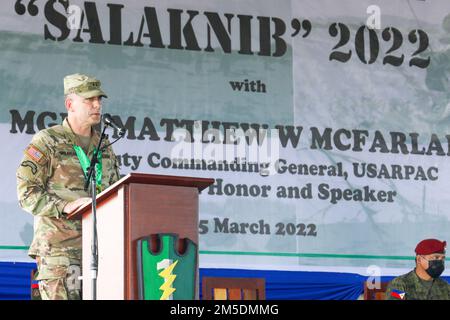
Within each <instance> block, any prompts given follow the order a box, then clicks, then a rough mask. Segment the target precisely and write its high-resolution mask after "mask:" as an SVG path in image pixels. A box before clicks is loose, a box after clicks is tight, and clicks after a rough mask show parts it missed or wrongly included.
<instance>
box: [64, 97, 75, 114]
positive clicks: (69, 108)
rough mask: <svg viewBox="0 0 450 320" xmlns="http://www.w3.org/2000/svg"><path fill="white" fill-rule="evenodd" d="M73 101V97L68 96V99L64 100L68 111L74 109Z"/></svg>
mask: <svg viewBox="0 0 450 320" xmlns="http://www.w3.org/2000/svg"><path fill="white" fill-rule="evenodd" d="M72 102H73V101H72V99H70V98H69V97H66V99H65V100H64V105H65V106H66V110H67V112H69V111H70V110H71V109H72Z"/></svg>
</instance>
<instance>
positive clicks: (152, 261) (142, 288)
mask: <svg viewBox="0 0 450 320" xmlns="http://www.w3.org/2000/svg"><path fill="white" fill-rule="evenodd" d="M137 268H138V270H137V271H138V279H137V281H138V291H139V299H140V300H193V299H194V298H195V279H196V273H197V245H196V244H195V243H193V242H192V241H191V240H190V239H178V235H177V234H171V233H166V234H154V235H151V236H149V237H145V238H141V239H139V240H138V241H137Z"/></svg>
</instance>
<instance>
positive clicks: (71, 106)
mask: <svg viewBox="0 0 450 320" xmlns="http://www.w3.org/2000/svg"><path fill="white" fill-rule="evenodd" d="M67 99H68V100H69V101H66V107H67V111H68V112H69V116H70V117H71V118H74V119H75V120H76V121H77V123H78V124H79V125H90V126H93V125H96V124H98V123H99V122H100V120H101V115H102V97H92V98H83V97H81V96H79V95H76V94H71V95H69V96H68V97H67Z"/></svg>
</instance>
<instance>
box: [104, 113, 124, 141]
mask: <svg viewBox="0 0 450 320" xmlns="http://www.w3.org/2000/svg"><path fill="white" fill-rule="evenodd" d="M103 122H104V123H105V125H107V126H110V127H113V128H114V129H116V130H117V133H118V135H119V137H122V136H123V135H124V134H125V128H122V127H121V126H119V125H118V124H117V123H115V122H114V120H113V119H112V118H111V116H109V115H108V114H105V115H103Z"/></svg>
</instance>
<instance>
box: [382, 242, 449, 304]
mask: <svg viewBox="0 0 450 320" xmlns="http://www.w3.org/2000/svg"><path fill="white" fill-rule="evenodd" d="M446 245H447V242H446V241H440V240H437V239H425V240H422V241H420V242H419V243H418V244H417V246H416V250H415V252H416V267H415V268H414V270H412V271H410V272H409V273H407V274H404V275H402V276H399V277H397V278H394V279H393V280H392V281H391V282H390V283H389V285H388V287H387V289H386V299H387V300H396V299H397V300H450V285H449V284H448V282H447V281H445V280H444V279H442V278H440V277H439V276H440V275H441V274H442V272H444V269H445V265H444V264H445V247H446Z"/></svg>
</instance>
